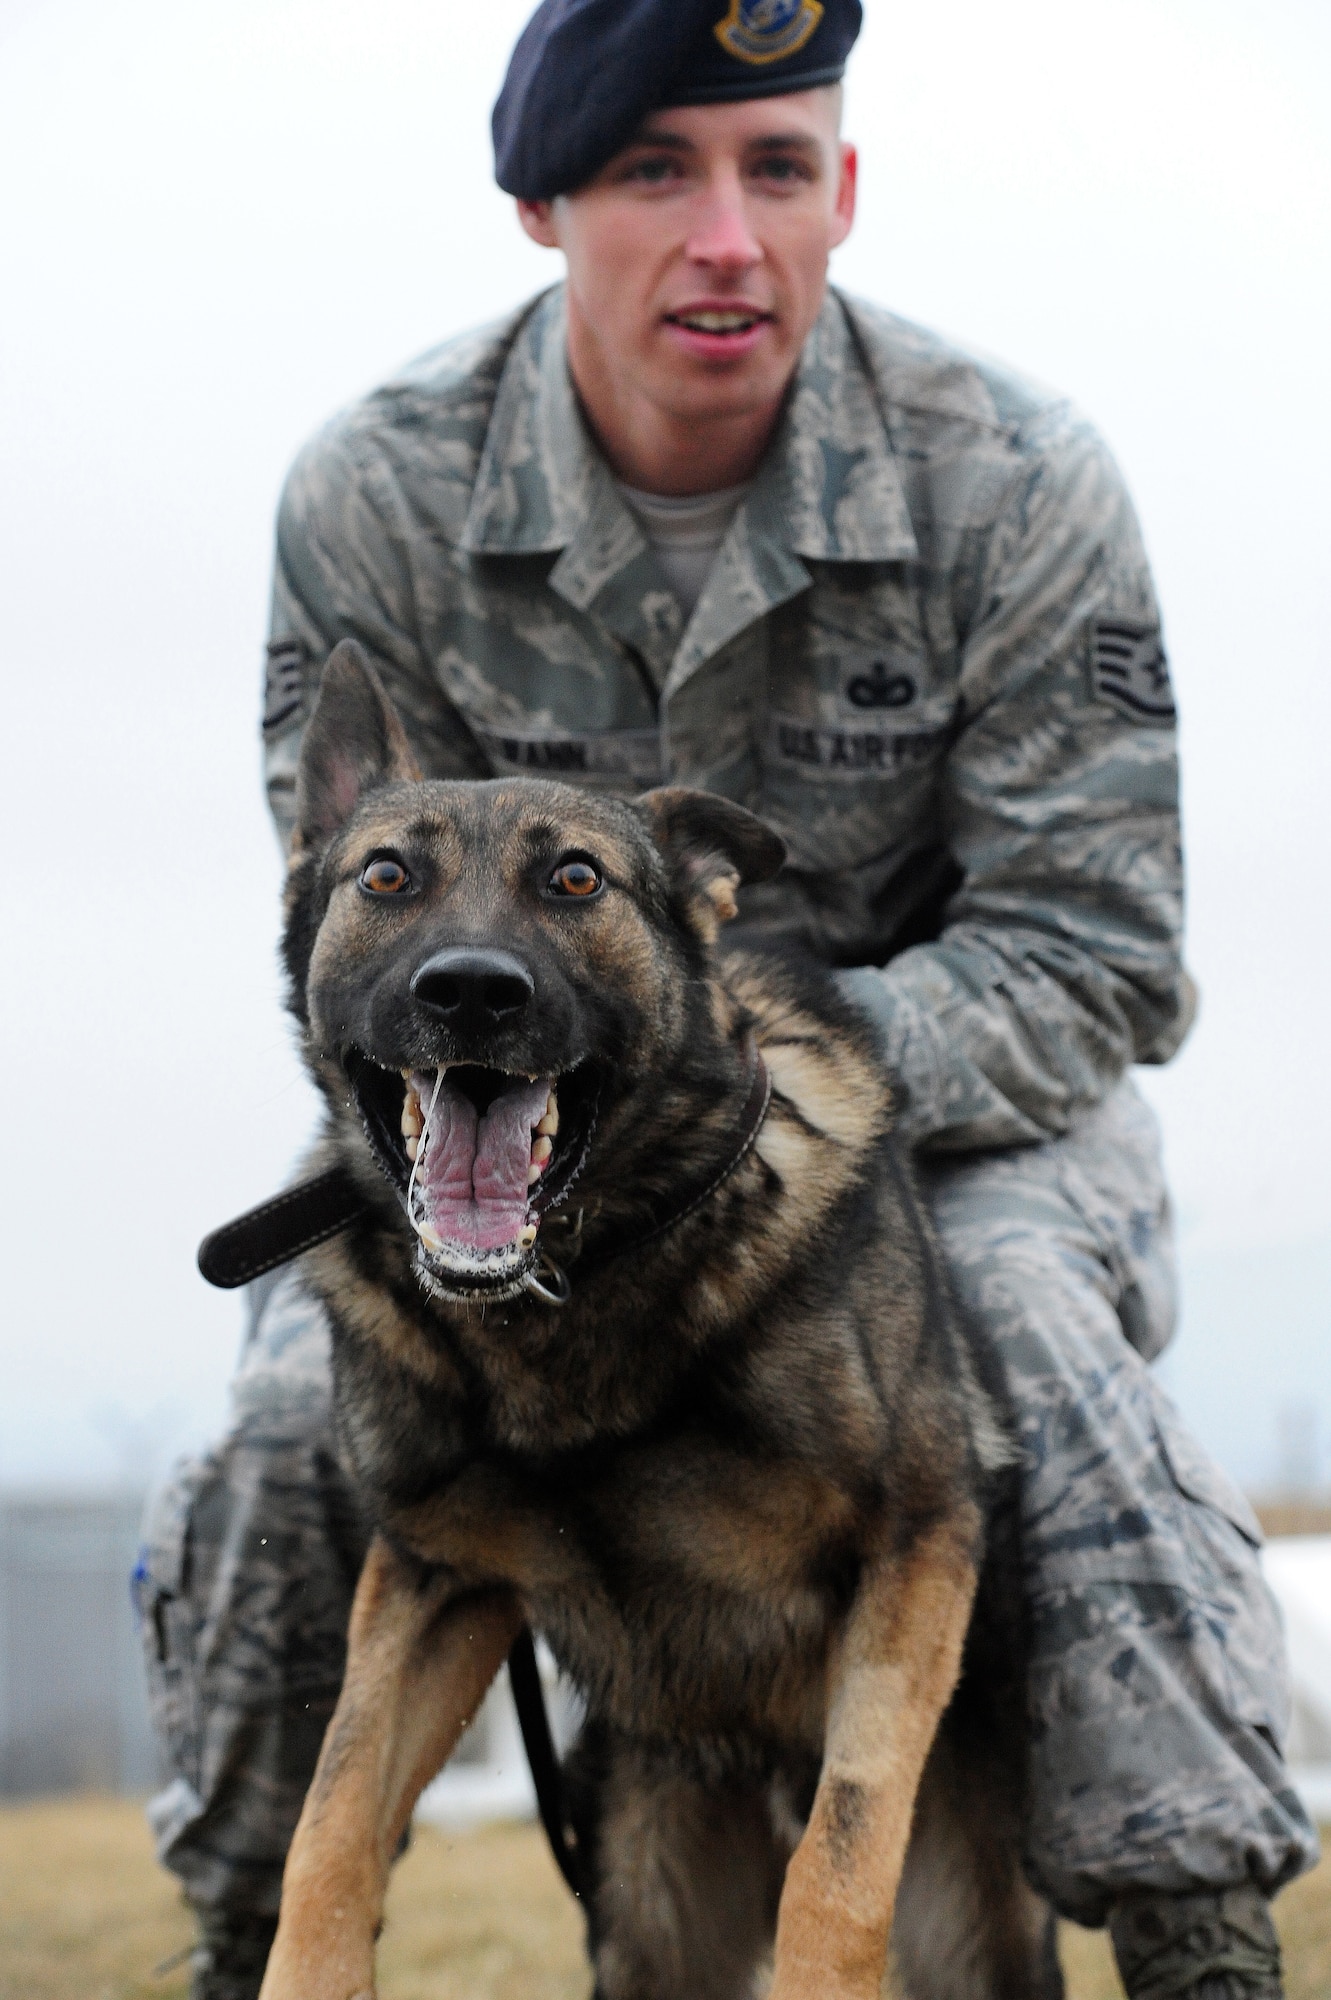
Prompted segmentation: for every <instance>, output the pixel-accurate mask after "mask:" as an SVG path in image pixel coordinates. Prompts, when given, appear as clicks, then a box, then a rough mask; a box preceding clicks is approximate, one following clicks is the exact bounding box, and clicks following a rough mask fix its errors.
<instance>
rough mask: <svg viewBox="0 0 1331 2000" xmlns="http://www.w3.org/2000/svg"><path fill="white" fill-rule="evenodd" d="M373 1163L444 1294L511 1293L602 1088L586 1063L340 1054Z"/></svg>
mask: <svg viewBox="0 0 1331 2000" xmlns="http://www.w3.org/2000/svg"><path fill="white" fill-rule="evenodd" d="M346 1068H347V1074H348V1076H349V1078H350V1081H351V1086H352V1091H353V1094H354V1096H355V1099H356V1103H357V1107H358V1109H359V1111H360V1113H361V1117H362V1119H363V1121H364V1123H365V1128H366V1131H367V1133H368V1134H369V1138H370V1142H371V1144H372V1146H373V1147H374V1150H375V1153H376V1155H377V1156H378V1158H379V1161H380V1164H381V1165H382V1166H383V1167H384V1168H385V1169H386V1171H387V1172H388V1173H389V1175H390V1177H391V1178H392V1179H393V1180H394V1181H395V1182H396V1184H397V1186H398V1189H399V1192H400V1193H401V1194H402V1196H403V1199H404V1202H405V1205H406V1210H407V1218H408V1220H409V1222H410V1223H411V1226H412V1228H413V1230H414V1231H415V1233H416V1237H417V1242H418V1246H419V1247H418V1250H417V1255H416V1262H417V1269H418V1271H419V1273H420V1276H421V1278H422V1280H423V1282H424V1283H425V1284H426V1285H427V1287H428V1289H429V1290H431V1291H432V1292H434V1293H436V1294H437V1295H439V1296H442V1297H445V1298H450V1299H500V1298H510V1297H512V1296H513V1295H514V1294H515V1293H517V1292H519V1291H520V1290H521V1289H522V1288H523V1280H524V1279H525V1277H526V1276H527V1274H528V1272H530V1271H531V1270H532V1269H533V1268H534V1266H535V1264H536V1262H537V1255H538V1252H537V1237H538V1235H539V1233H540V1227H541V1220H542V1217H543V1216H544V1215H546V1214H547V1213H548V1212H549V1210H550V1209H551V1208H553V1207H554V1206H555V1205H556V1204H557V1203H558V1202H559V1201H561V1200H562V1199H563V1197H564V1195H565V1194H566V1193H567V1192H568V1189H569V1187H570V1185H571V1184H572V1182H573V1180H574V1178H575V1177H576V1175H577V1174H578V1172H579V1171H580V1169H581V1167H582V1164H583V1161H584V1159H585V1158H586V1153H587V1148H588V1145H589V1143H590V1140H591V1132H592V1127H593V1125H594V1123H595V1115H596V1099H597V1095H598V1086H597V1081H596V1078H595V1075H594V1073H593V1072H592V1071H591V1070H590V1068H589V1067H588V1066H587V1065H581V1066H579V1068H577V1069H574V1070H570V1071H567V1072H565V1073H564V1074H562V1075H559V1076H538V1077H528V1076H523V1075H514V1074H512V1073H510V1072H509V1071H507V1070H498V1069H487V1068H485V1067H483V1066H481V1065H480V1064H476V1063H458V1064H451V1065H443V1066H441V1067H439V1068H435V1069H415V1068H413V1069H404V1070H402V1071H400V1072H397V1073H395V1072H393V1071H391V1070H385V1069H382V1068H381V1067H380V1066H379V1065H378V1064H375V1063H372V1062H369V1061H367V1060H366V1059H365V1058H364V1057H363V1056H359V1055H357V1054H354V1053H353V1055H352V1056H351V1058H350V1059H349V1060H348V1062H347V1064H346Z"/></svg>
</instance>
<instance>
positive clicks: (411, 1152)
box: [407, 1136, 421, 1166]
mask: <svg viewBox="0 0 1331 2000" xmlns="http://www.w3.org/2000/svg"><path fill="white" fill-rule="evenodd" d="M420 1149H421V1142H420V1140H419V1139H417V1138H415V1137H414V1136H413V1137H412V1138H410V1139H408V1140H407V1158H408V1159H409V1160H410V1161H411V1163H412V1165H413V1166H415V1164H416V1155H417V1153H419V1152H420Z"/></svg>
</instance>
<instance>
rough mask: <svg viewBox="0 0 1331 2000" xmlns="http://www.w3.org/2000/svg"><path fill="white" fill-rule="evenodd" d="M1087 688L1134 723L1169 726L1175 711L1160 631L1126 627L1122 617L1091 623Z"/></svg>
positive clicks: (1155, 628) (1152, 628) (1147, 627)
mask: <svg viewBox="0 0 1331 2000" xmlns="http://www.w3.org/2000/svg"><path fill="white" fill-rule="evenodd" d="M1091 688H1092V692H1093V693H1094V695H1095V698H1096V700H1097V701H1103V702H1107V703H1108V704H1109V706H1110V707H1111V708H1117V709H1119V710H1120V711H1121V712H1122V713H1123V714H1124V715H1126V716H1128V717H1129V718H1130V719H1131V720H1132V721H1133V722H1162V723H1163V722H1173V720H1174V718H1175V715H1176V714H1177V710H1176V709H1175V707H1174V690H1173V688H1172V686H1171V685H1170V680H1169V662H1168V660H1167V659H1166V658H1165V649H1164V647H1163V646H1162V645H1161V643H1160V630H1159V627H1158V626H1156V625H1130V624H1128V623H1127V621H1126V620H1125V619H1122V618H1096V619H1094V620H1093V621H1092V624H1091Z"/></svg>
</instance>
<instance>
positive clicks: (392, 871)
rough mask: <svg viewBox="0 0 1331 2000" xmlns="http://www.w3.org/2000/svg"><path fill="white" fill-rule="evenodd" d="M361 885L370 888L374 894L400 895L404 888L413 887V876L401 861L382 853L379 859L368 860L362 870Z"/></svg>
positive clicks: (363, 887)
mask: <svg viewBox="0 0 1331 2000" xmlns="http://www.w3.org/2000/svg"><path fill="white" fill-rule="evenodd" d="M360 885H361V888H362V889H368V890H369V892H370V894H371V895H372V896H400V895H401V894H402V892H403V890H404V889H409V888H410V887H411V877H410V875H408V873H407V871H406V869H405V868H404V867H403V866H402V863H401V862H400V861H394V860H393V859H392V857H391V856H390V855H387V854H381V855H380V856H379V858H378V860H377V861H367V862H366V864H365V866H364V868H362V870H361V877H360Z"/></svg>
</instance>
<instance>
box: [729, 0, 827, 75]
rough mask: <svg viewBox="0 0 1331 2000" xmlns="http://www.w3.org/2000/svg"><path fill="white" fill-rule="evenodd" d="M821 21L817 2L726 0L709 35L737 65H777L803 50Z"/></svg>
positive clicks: (812, 0)
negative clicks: (727, 8)
mask: <svg viewBox="0 0 1331 2000" xmlns="http://www.w3.org/2000/svg"><path fill="white" fill-rule="evenodd" d="M822 18H823V9H822V5H821V0H730V11H729V13H728V14H727V15H726V16H725V18H724V20H721V21H718V22H717V24H716V26H715V27H714V28H713V30H712V33H713V34H714V35H715V36H716V39H717V41H718V42H720V44H721V46H722V48H723V49H724V50H725V52H726V54H727V55H730V56H736V57H738V59H739V61H740V62H746V63H770V62H780V60H781V58H782V57H783V56H793V55H794V54H795V51H796V50H797V49H802V48H803V47H804V44H805V43H806V42H807V41H808V39H809V37H810V35H811V34H812V33H813V31H814V29H815V28H816V27H817V26H818V23H819V22H820V21H821V20H822Z"/></svg>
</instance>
